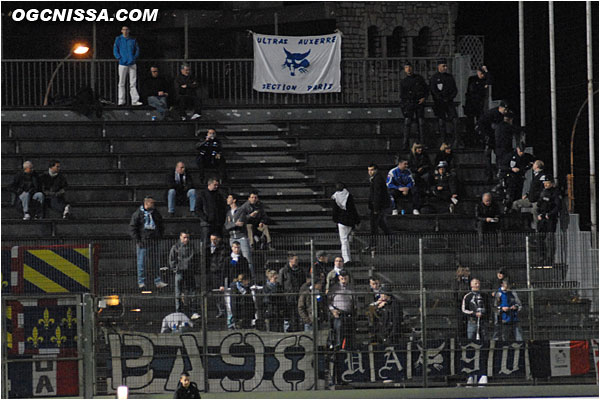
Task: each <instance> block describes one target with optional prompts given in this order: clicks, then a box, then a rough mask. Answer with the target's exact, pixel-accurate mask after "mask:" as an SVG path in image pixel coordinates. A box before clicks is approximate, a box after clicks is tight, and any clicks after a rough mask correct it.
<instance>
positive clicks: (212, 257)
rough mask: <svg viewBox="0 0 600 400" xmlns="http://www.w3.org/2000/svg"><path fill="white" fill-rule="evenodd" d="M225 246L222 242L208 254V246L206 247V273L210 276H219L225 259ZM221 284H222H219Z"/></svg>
mask: <svg viewBox="0 0 600 400" xmlns="http://www.w3.org/2000/svg"><path fill="white" fill-rule="evenodd" d="M226 252H227V250H226V249H225V244H224V243H223V241H221V242H220V243H219V245H218V246H216V247H215V251H214V252H212V253H211V252H210V244H209V245H208V246H207V247H206V262H207V264H208V272H210V273H211V274H220V273H221V271H222V270H223V266H224V265H225V258H226ZM221 283H222V282H221Z"/></svg>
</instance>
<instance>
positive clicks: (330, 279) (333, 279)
mask: <svg viewBox="0 0 600 400" xmlns="http://www.w3.org/2000/svg"><path fill="white" fill-rule="evenodd" d="M342 269H344V258H343V257H342V256H337V257H335V258H334V259H333V269H332V270H331V271H329V272H328V273H327V276H326V277H325V294H328V293H329V289H331V287H332V286H333V285H335V284H336V283H337V281H338V275H339V274H340V272H341V271H342Z"/></svg>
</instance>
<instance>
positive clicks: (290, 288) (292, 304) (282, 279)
mask: <svg viewBox="0 0 600 400" xmlns="http://www.w3.org/2000/svg"><path fill="white" fill-rule="evenodd" d="M305 282H306V272H305V271H304V270H303V269H302V268H301V267H300V266H299V265H298V256H297V255H296V254H294V253H290V254H288V263H287V265H286V266H285V267H283V268H281V269H280V270H279V283H280V284H281V289H282V290H283V293H286V294H287V296H286V297H285V300H286V302H285V312H284V321H283V331H284V332H298V331H301V330H302V327H301V320H300V314H298V299H299V297H300V296H299V293H300V287H301V286H302V285H303V284H304V283H305Z"/></svg>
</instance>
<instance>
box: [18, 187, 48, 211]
mask: <svg viewBox="0 0 600 400" xmlns="http://www.w3.org/2000/svg"><path fill="white" fill-rule="evenodd" d="M31 197H32V196H31V193H29V192H23V193H21V194H20V195H19V200H21V204H22V206H23V214H28V213H29V201H30V199H31ZM33 200H35V201H37V202H38V203H39V204H40V208H42V207H43V206H44V193H42V192H36V193H34V194H33Z"/></svg>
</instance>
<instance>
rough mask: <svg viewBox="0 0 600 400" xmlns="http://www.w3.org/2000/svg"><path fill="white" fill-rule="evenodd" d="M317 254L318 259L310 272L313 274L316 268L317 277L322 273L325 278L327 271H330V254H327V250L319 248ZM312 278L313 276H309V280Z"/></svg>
mask: <svg viewBox="0 0 600 400" xmlns="http://www.w3.org/2000/svg"><path fill="white" fill-rule="evenodd" d="M316 256H317V261H315V263H314V264H313V266H312V269H311V270H310V271H309V272H310V273H311V274H312V273H313V270H314V274H315V278H318V277H319V276H321V275H323V278H325V276H327V273H328V272H329V254H327V252H326V251H325V250H319V251H317V254H316ZM310 279H311V277H310V276H309V277H308V278H307V281H309V280H310Z"/></svg>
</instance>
